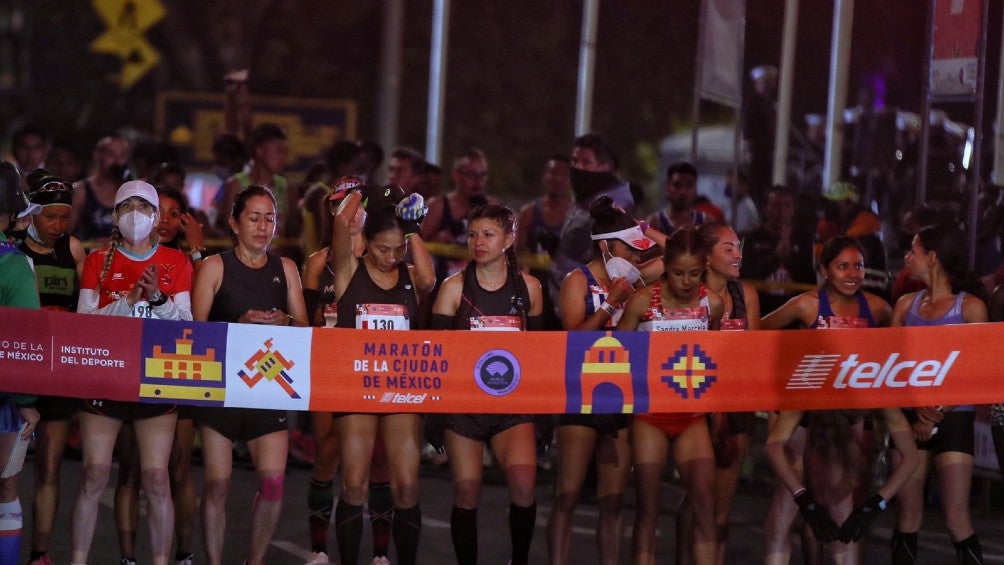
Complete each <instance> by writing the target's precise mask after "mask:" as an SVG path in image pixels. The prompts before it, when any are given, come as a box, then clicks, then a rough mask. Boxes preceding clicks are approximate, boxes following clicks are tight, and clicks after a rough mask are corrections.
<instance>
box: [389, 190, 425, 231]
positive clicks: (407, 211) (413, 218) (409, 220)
mask: <svg viewBox="0 0 1004 565" xmlns="http://www.w3.org/2000/svg"><path fill="white" fill-rule="evenodd" d="M428 211H429V209H428V208H427V207H426V206H425V199H424V198H422V195H421V194H419V193H417V192H413V193H411V194H409V195H408V196H405V197H404V198H403V199H402V200H401V201H400V202H398V203H397V206H395V207H394V213H395V214H396V215H397V217H398V218H400V219H401V223H402V224H403V227H404V235H405V236H408V235H412V234H416V233H419V232H420V231H421V230H422V219H423V218H425V214H426V213H427V212H428Z"/></svg>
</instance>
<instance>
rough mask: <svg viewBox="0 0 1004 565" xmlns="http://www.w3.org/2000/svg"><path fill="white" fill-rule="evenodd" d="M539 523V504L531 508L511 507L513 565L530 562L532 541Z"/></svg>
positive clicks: (513, 505) (510, 532) (534, 504)
mask: <svg viewBox="0 0 1004 565" xmlns="http://www.w3.org/2000/svg"><path fill="white" fill-rule="evenodd" d="M536 523H537V503H536V502H534V503H533V504H531V505H530V506H516V505H515V504H510V505H509V537H510V538H511V539H512V564H513V565H526V563H527V562H528V561H529V560H530V541H531V540H533V526H534V524H536Z"/></svg>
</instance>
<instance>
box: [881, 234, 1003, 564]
mask: <svg viewBox="0 0 1004 565" xmlns="http://www.w3.org/2000/svg"><path fill="white" fill-rule="evenodd" d="M965 249H966V245H965V239H964V238H963V234H962V232H961V231H959V230H958V229H957V228H955V227H954V226H946V225H940V226H931V227H926V228H923V229H921V230H920V231H919V232H917V235H916V236H914V238H913V242H912V244H911V247H910V251H908V252H907V254H906V259H905V261H906V264H905V265H904V267H905V268H908V269H910V276H911V277H913V278H914V279H916V280H918V281H921V282H923V283H924V286H925V287H926V290H922V291H919V292H913V293H910V294H907V295H904V296H903V297H901V298H900V299H899V300H897V301H896V308H895V310H893V315H892V325H893V326H943V325H948V324H972V323H981V322H986V321H988V316H987V307H986V304H985V303H984V302H983V300H981V299H980V298H978V297H977V295H978V294H981V293H982V286H981V285H980V283H979V281H978V280H976V279H975V277H974V276H973V275H972V274H971V273H969V272H968V271H967V270H966V267H965V265H966V256H965ZM974 293H975V294H974ZM913 412H914V413H913V414H909V413H908V416H913V418H912V419H913V420H914V423H913V432H914V435H915V436H916V438H917V442H918V443H917V447H918V448H919V449H920V465H919V467H918V468H917V470H916V472H915V473H913V476H911V477H910V480H909V481H908V482H907V484H906V486H905V487H903V492H901V493H900V495H899V516H898V517H897V521H896V530H895V531H894V532H893V540H892V563H893V564H895V565H900V564H904V563H915V562H916V559H917V530H919V529H920V524H921V521H922V520H923V517H924V482H925V481H926V479H927V474H928V473H929V472H930V470H931V467H932V464H933V467H934V468H935V469H936V470H937V475H938V486H939V487H940V489H939V490H940V492H941V502H942V506H943V509H944V513H945V522H946V525H947V527H948V533H949V535H950V536H951V538H952V542H953V543H954V544H955V553H956V556H957V558H958V561H959V563H983V552H982V550H981V548H980V541H979V538H977V537H976V532H975V530H974V529H973V523H972V520H971V518H970V516H969V490H970V487H971V485H972V478H973V449H974V443H975V440H974V431H973V406H971V405H969V406H938V407H934V406H925V407H919V408H915V409H914V411H913ZM892 462H893V465H897V464H898V462H897V461H896V458H893V460H892Z"/></svg>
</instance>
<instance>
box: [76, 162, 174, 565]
mask: <svg viewBox="0 0 1004 565" xmlns="http://www.w3.org/2000/svg"><path fill="white" fill-rule="evenodd" d="M159 201H160V199H159V198H158V197H157V191H156V190H155V189H154V188H153V187H152V186H150V185H149V184H147V183H145V182H143V181H129V182H127V183H125V184H123V185H122V186H120V187H119V189H118V191H117V192H116V194H115V208H114V221H115V230H114V231H113V232H112V242H111V243H110V244H109V245H108V246H107V247H106V248H105V249H104V250H102V251H100V252H95V253H91V254H90V255H88V256H87V259H86V260H85V261H84V272H83V278H82V280H81V284H80V300H79V302H78V304H77V312H80V313H84V314H103V315H109V316H132V317H142V318H158V319H162V320H191V319H192V312H191V294H190V290H191V288H192V265H191V263H190V262H189V261H188V258H186V257H185V255H184V254H183V253H181V252H180V251H178V250H176V249H169V248H167V247H164V246H161V245H159V240H160V238H159V237H158V236H157V234H156V232H154V230H153V228H154V226H155V225H156V224H157V221H158V219H159V215H158V214H159V212H158V208H157V206H158V203H159ZM84 406H85V408H84V409H83V410H81V411H80V431H81V439H82V443H83V449H84V475H83V478H82V479H81V481H80V491H79V493H78V494H77V499H76V502H75V503H74V505H73V533H72V542H71V545H72V553H71V557H70V561H71V562H73V563H86V562H87V554H88V552H89V551H90V546H91V540H92V539H93V537H94V527H95V525H96V521H97V514H98V502H99V498H100V496H101V493H102V492H103V491H104V487H105V484H106V483H107V482H108V474H109V471H110V469H111V463H112V450H113V448H114V446H115V439H116V437H117V436H118V433H119V429H120V428H121V427H122V423H123V421H129V420H131V421H132V422H133V426H134V427H135V430H136V439H137V444H138V446H139V456H140V470H141V471H140V476H141V481H142V484H143V490H144V491H145V492H146V496H147V501H148V502H149V510H148V513H149V520H150V540H151V541H150V545H151V550H152V552H153V562H154V563H167V562H168V556H169V552H170V550H171V541H172V539H171V538H172V535H173V533H174V506H173V503H172V501H171V487H170V481H169V480H168V474H167V466H168V458H169V456H170V454H171V444H172V442H173V441H174V426H175V423H176V422H177V411H176V407H175V406H174V405H166V404H141V403H135V402H117V401H110V400H99V399H94V400H89V401H86V402H85V405H84ZM123 557H124V558H125V559H127V560H128V559H131V558H134V556H129V555H126V556H123Z"/></svg>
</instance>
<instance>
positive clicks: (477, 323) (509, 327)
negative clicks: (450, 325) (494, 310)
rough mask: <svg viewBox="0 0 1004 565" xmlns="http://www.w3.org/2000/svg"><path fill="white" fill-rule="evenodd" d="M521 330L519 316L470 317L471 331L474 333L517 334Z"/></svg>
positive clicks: (521, 325)
mask: <svg viewBox="0 0 1004 565" xmlns="http://www.w3.org/2000/svg"><path fill="white" fill-rule="evenodd" d="M521 329H523V324H522V320H521V319H520V317H519V316H471V330H472V331H476V332H518V331H520V330H521Z"/></svg>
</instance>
